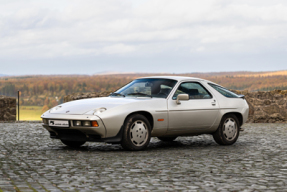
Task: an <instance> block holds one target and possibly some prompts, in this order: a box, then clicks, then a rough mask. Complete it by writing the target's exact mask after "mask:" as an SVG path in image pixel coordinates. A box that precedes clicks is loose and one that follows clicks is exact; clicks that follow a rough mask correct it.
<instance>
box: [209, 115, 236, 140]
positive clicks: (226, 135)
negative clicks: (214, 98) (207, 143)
mask: <svg viewBox="0 0 287 192" xmlns="http://www.w3.org/2000/svg"><path fill="white" fill-rule="evenodd" d="M238 136H239V121H238V119H237V117H236V116H235V115H232V114H229V115H225V116H224V117H223V118H222V120H221V122H220V125H219V127H218V129H217V130H216V132H215V133H214V134H213V138H214V140H215V141H216V143H218V144H220V145H232V144H233V143H235V142H236V141H237V139H238Z"/></svg>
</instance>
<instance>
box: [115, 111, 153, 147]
mask: <svg viewBox="0 0 287 192" xmlns="http://www.w3.org/2000/svg"><path fill="white" fill-rule="evenodd" d="M150 137H151V126H150V123H149V121H148V120H147V118H146V117H145V116H143V115H140V114H135V115H132V116H130V117H128V118H127V120H126V121H125V124H124V131H123V138H122V141H121V145H122V147H123V148H124V149H126V150H130V151H140V150H143V149H145V148H147V146H148V144H149V142H150Z"/></svg>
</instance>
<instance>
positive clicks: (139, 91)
mask: <svg viewBox="0 0 287 192" xmlns="http://www.w3.org/2000/svg"><path fill="white" fill-rule="evenodd" d="M176 83H177V81H176V80H171V79H136V80H134V81H132V82H131V83H129V84H127V85H126V86H124V87H122V88H121V89H119V90H117V91H116V92H114V93H112V94H111V95H110V96H117V97H121V96H122V97H156V98H167V96H168V95H169V93H170V91H171V90H172V89H173V87H174V85H175V84H176Z"/></svg>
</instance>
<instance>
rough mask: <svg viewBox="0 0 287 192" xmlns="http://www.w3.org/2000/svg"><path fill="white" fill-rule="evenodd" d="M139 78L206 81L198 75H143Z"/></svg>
mask: <svg viewBox="0 0 287 192" xmlns="http://www.w3.org/2000/svg"><path fill="white" fill-rule="evenodd" d="M138 79H173V80H177V81H182V80H196V81H206V80H204V79H200V78H196V77H185V76H150V77H141V78H138Z"/></svg>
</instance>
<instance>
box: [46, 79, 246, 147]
mask: <svg viewBox="0 0 287 192" xmlns="http://www.w3.org/2000/svg"><path fill="white" fill-rule="evenodd" d="M248 112H249V107H248V104H247V102H246V100H245V98H244V96H243V95H237V94H235V93H233V92H231V91H229V90H228V89H226V88H224V87H222V86H220V85H217V84H216V83H213V82H210V81H207V80H203V79H198V78H190V77H179V76H156V77H144V78H139V79H136V80H134V81H132V82H130V83H129V84H127V85H125V86H124V87H122V88H121V89H119V90H117V91H116V92H114V93H111V94H110V95H109V96H108V97H101V98H92V99H83V100H77V101H71V102H67V103H64V104H61V105H58V106H56V107H54V108H52V109H50V110H48V111H46V112H45V113H44V114H43V115H42V116H41V117H42V119H43V126H44V127H45V128H46V129H47V130H48V131H49V133H50V137H51V138H54V139H60V140H61V141H62V142H63V143H64V144H66V145H68V146H70V147H79V146H81V145H83V144H84V143H85V142H87V141H93V142H107V143H120V144H121V145H122V147H123V148H124V149H127V150H142V149H145V148H146V147H147V146H148V144H149V142H150V138H151V137H158V138H159V139H160V140H162V141H164V142H169V141H173V140H175V139H176V138H177V137H178V136H194V135H199V134H212V135H213V138H214V140H215V141H216V142H217V143H218V144H220V145H231V144H233V143H235V142H236V140H237V138H238V136H239V129H240V127H241V126H242V125H243V124H244V123H245V122H246V120H247V117H248Z"/></svg>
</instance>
